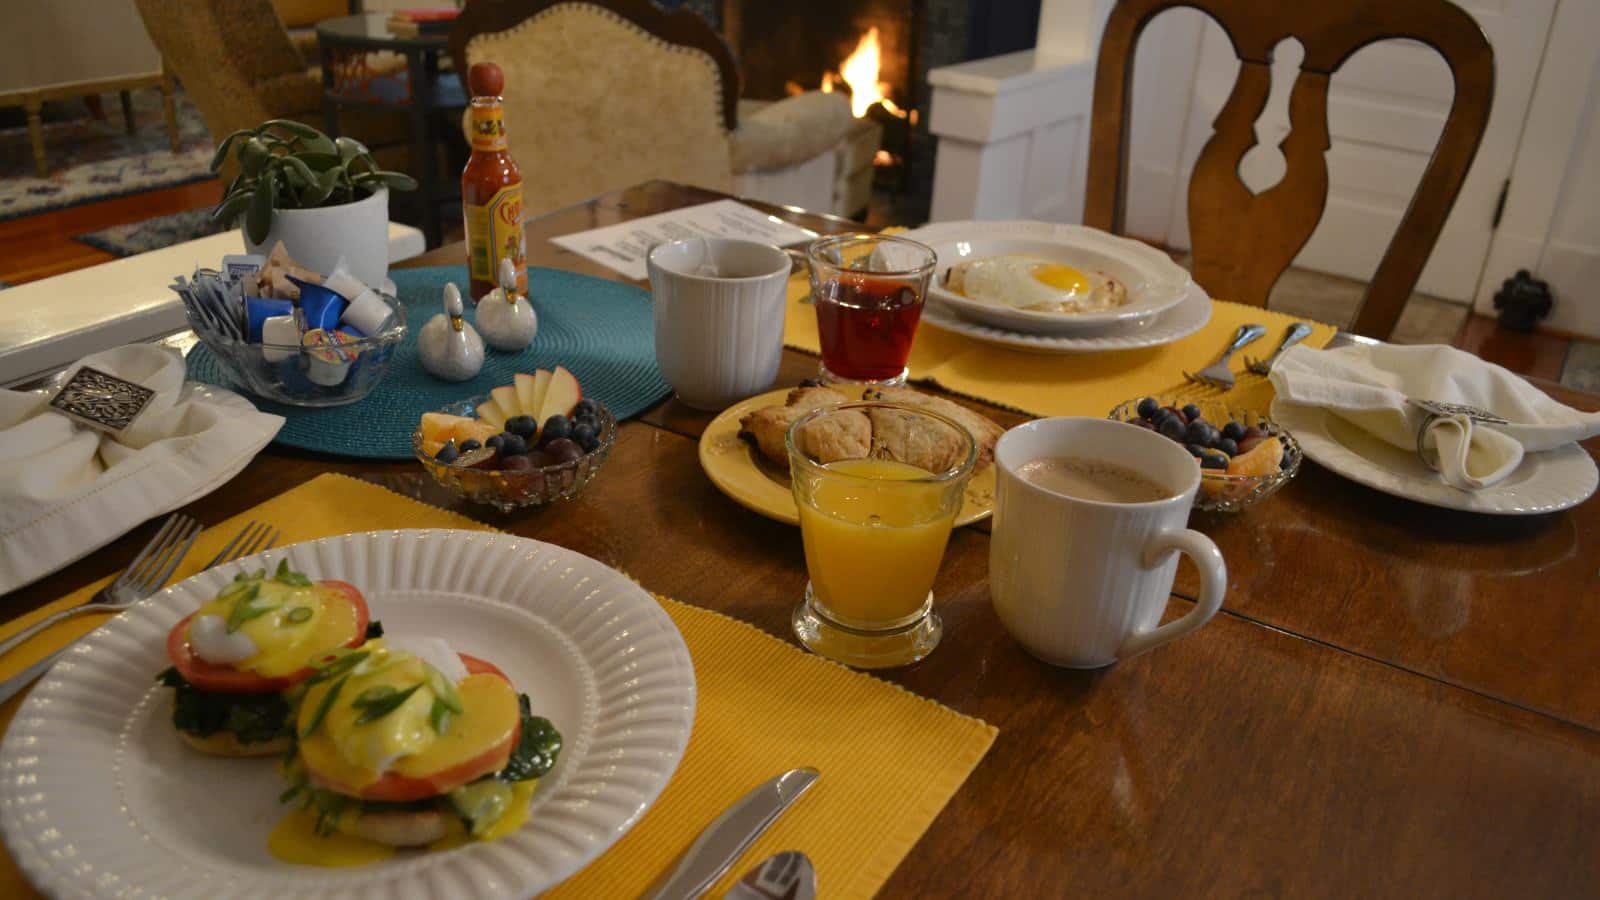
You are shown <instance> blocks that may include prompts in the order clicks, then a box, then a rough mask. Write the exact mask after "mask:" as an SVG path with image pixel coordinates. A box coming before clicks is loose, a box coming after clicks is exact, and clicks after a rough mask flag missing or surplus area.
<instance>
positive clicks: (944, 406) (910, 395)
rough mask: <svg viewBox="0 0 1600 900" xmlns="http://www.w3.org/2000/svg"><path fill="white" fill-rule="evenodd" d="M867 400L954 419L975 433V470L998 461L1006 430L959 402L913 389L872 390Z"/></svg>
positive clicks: (867, 394) (973, 435)
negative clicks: (997, 452)
mask: <svg viewBox="0 0 1600 900" xmlns="http://www.w3.org/2000/svg"><path fill="white" fill-rule="evenodd" d="M864 399H867V400H882V401H884V402H885V403H902V404H905V405H906V406H915V407H919V408H921V409H926V410H928V411H930V412H936V413H938V414H939V415H941V416H944V417H945V418H948V419H954V420H955V421H956V422H958V423H960V424H961V426H962V427H964V428H966V429H967V431H968V432H970V433H971V434H972V439H973V441H974V442H976V443H977V445H978V463H977V465H976V467H975V468H979V469H981V468H983V467H984V466H987V465H989V464H990V463H992V462H994V445H995V443H996V442H997V441H999V440H1000V435H1002V434H1004V433H1005V429H1004V428H1001V427H1000V426H999V425H997V424H995V423H994V422H992V421H990V420H989V419H988V417H986V416H983V415H981V414H979V413H975V412H973V411H972V410H970V409H967V408H966V407H965V406H962V405H961V404H959V403H953V402H951V401H949V400H946V399H944V398H943V397H935V396H933V395H932V394H924V393H922V392H920V391H914V390H912V389H911V388H903V387H900V388H869V389H868V390H867V392H866V394H865V395H864Z"/></svg>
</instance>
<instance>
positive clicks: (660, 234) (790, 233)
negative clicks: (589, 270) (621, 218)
mask: <svg viewBox="0 0 1600 900" xmlns="http://www.w3.org/2000/svg"><path fill="white" fill-rule="evenodd" d="M816 236H817V234H816V232H814V231H808V230H806V229H804V228H801V227H799V226H797V225H791V224H789V223H788V222H785V221H783V220H782V219H780V218H778V217H777V216H773V215H769V214H767V213H764V212H762V211H761V210H759V209H753V208H751V207H749V206H746V205H744V204H743V203H740V202H739V201H737V200H717V201H715V202H712V203H703V204H701V205H699V206H689V207H685V208H683V209H675V210H672V211H670V212H664V213H658V214H656V215H653V216H646V217H644V218H642V219H634V220H632V221H629V222H622V223H620V224H617V225H608V226H606V227H604V228H595V229H592V230H590V231H580V232H577V233H576V234H564V235H562V236H561V237H556V238H551V239H550V241H551V243H553V244H555V245H556V246H558V247H564V248H566V249H568V250H571V251H572V252H574V253H576V254H578V255H579V256H582V257H584V258H585V259H589V260H592V261H594V262H597V263H599V264H600V265H602V266H605V267H606V268H608V269H612V270H614V271H616V272H619V273H621V274H622V275H624V276H626V277H628V278H632V279H634V280H636V281H643V280H644V279H645V278H647V277H649V273H648V272H647V271H646V270H645V264H644V260H645V255H646V254H647V253H649V252H650V248H651V247H654V246H655V245H656V244H660V243H664V242H666V241H676V240H682V239H683V238H688V237H723V238H737V239H739V240H745V241H760V242H761V243H763V244H776V245H778V246H780V247H782V246H784V245H785V244H794V243H798V242H800V241H806V240H810V239H811V238H814V237H816Z"/></svg>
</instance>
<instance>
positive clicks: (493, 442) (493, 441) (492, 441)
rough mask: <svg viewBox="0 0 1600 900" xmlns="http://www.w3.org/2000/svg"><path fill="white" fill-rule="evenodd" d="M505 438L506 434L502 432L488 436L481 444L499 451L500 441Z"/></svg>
mask: <svg viewBox="0 0 1600 900" xmlns="http://www.w3.org/2000/svg"><path fill="white" fill-rule="evenodd" d="M505 439H506V436H505V435H504V434H497V435H494V436H493V437H491V438H489V439H488V440H487V441H484V442H483V445H484V446H485V447H488V448H489V449H490V450H493V451H495V452H496V453H498V452H500V442H501V441H504V440H505Z"/></svg>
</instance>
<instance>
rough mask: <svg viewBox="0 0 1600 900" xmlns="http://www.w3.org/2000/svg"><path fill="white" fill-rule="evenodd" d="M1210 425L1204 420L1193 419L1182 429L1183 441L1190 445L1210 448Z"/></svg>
mask: <svg viewBox="0 0 1600 900" xmlns="http://www.w3.org/2000/svg"><path fill="white" fill-rule="evenodd" d="M1211 433H1212V428H1211V423H1210V422H1207V421H1206V420H1204V419H1194V420H1193V421H1191V422H1190V423H1189V424H1188V426H1187V427H1185V428H1184V429H1183V439H1184V440H1185V441H1187V442H1188V443H1191V444H1199V445H1200V446H1202V447H1209V446H1211V441H1212V437H1211Z"/></svg>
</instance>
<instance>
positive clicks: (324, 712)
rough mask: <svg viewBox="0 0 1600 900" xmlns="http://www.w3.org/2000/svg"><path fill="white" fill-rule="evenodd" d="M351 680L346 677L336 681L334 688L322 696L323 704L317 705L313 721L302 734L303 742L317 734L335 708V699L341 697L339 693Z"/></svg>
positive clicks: (312, 715) (312, 716) (308, 723)
mask: <svg viewBox="0 0 1600 900" xmlns="http://www.w3.org/2000/svg"><path fill="white" fill-rule="evenodd" d="M349 680H350V679H349V678H348V677H345V678H341V679H339V680H338V681H335V682H334V683H333V687H330V688H328V692H327V693H326V694H323V695H322V702H321V703H318V704H317V709H316V712H313V713H312V714H311V721H310V722H307V723H306V727H305V730H304V731H302V732H300V740H302V741H303V740H305V739H306V738H308V737H310V736H312V735H313V734H316V732H317V729H318V728H320V727H321V726H322V720H323V719H326V718H327V717H328V710H330V709H332V708H333V701H334V699H335V698H337V697H338V696H339V691H340V690H341V689H342V688H343V687H344V683H345V682H346V681H349Z"/></svg>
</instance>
